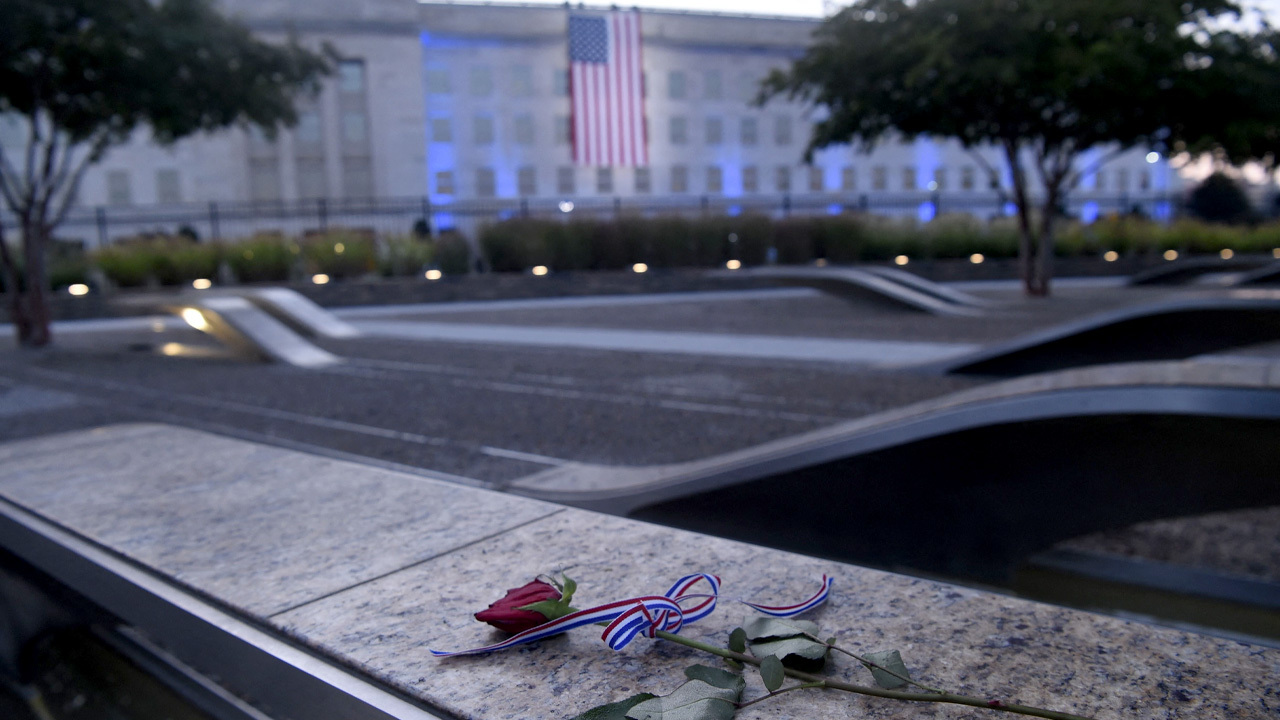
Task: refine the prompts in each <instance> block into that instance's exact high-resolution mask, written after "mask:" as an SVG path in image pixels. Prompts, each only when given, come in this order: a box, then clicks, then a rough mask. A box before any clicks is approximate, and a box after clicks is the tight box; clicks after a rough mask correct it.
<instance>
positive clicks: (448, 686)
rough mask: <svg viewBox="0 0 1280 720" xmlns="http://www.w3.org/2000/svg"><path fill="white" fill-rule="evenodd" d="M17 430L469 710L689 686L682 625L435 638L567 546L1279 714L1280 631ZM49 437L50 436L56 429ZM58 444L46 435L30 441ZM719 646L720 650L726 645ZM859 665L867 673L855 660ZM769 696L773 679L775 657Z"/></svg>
mask: <svg viewBox="0 0 1280 720" xmlns="http://www.w3.org/2000/svg"><path fill="white" fill-rule="evenodd" d="M118 432H119V435H118V436H117V437H118V442H110V441H108V442H101V440H102V439H103V438H104V437H107V438H110V437H111V435H110V433H107V434H106V435H103V434H101V433H100V434H99V435H97V436H96V438H97V440H95V441H93V442H86V441H85V440H84V439H83V436H80V437H69V438H65V439H64V440H65V442H64V443H63V444H62V445H61V447H65V448H69V449H67V450H65V451H62V452H59V451H58V450H57V449H58V448H59V447H60V446H59V444H58V443H56V442H48V441H35V445H32V446H26V447H24V446H22V445H19V446H16V447H15V446H9V447H7V448H0V455H3V456H4V457H5V458H6V459H7V460H6V462H5V464H4V465H2V466H0V494H3V495H4V496H6V497H8V498H9V499H11V500H13V501H15V502H19V503H21V504H23V505H25V506H27V507H30V508H32V509H34V510H35V511H37V512H39V513H40V514H42V515H44V516H46V517H49V518H51V519H54V520H56V521H58V522H60V523H62V524H64V525H66V526H68V527H70V528H73V529H75V530H78V531H79V532H81V533H83V534H85V535H87V536H89V537H91V538H94V539H97V540H98V541H99V542H102V543H104V544H106V545H108V546H110V547H113V548H115V549H117V550H120V551H122V552H124V553H126V554H128V555H130V556H131V557H134V558H136V559H138V560H139V561H141V562H143V563H145V564H147V565H150V566H151V567H153V568H155V569H157V570H160V571H161V572H164V573H168V574H170V575H173V576H174V577H177V578H178V579H180V580H182V581H184V582H187V583H189V584H192V585H194V586H196V587H199V588H201V589H203V590H205V591H206V592H210V593H211V594H214V595H216V596H218V597H219V598H222V599H224V600H226V601H228V602H231V603H233V604H235V605H238V606H240V607H242V608H246V611H247V612H249V614H252V615H255V616H256V617H257V618H258V619H259V620H261V621H264V622H266V623H269V624H271V625H274V626H276V627H278V628H279V629H281V630H282V631H284V632H286V633H288V634H290V635H292V636H294V637H295V638H297V639H299V640H301V641H302V642H304V643H307V644H309V645H311V646H312V647H314V648H317V649H318V650H320V651H321V652H323V653H327V654H330V655H332V656H334V657H336V658H339V659H341V660H342V661H343V662H345V663H347V664H350V665H352V666H355V667H358V668H360V669H362V670H364V671H365V672H367V673H368V674H369V675H371V676H373V677H375V678H378V679H380V680H382V681H383V682H385V683H387V684H390V685H393V686H395V687H397V688H399V689H400V690H402V691H404V692H406V693H408V694H410V695H413V696H416V697H419V698H421V699H423V700H425V701H426V702H428V703H429V704H431V705H432V706H434V707H436V708H438V709H440V710H442V711H444V712H446V713H448V714H449V715H450V716H456V717H464V718H477V719H479V718H483V719H485V720H496V719H498V718H512V719H516V718H519V719H528V718H568V717H571V716H573V715H574V714H576V713H578V712H580V711H582V710H584V709H586V708H588V707H591V706H593V705H596V704H599V703H603V702H607V701H611V700H617V699H620V698H622V697H625V696H628V695H630V694H633V693H635V692H639V691H642V690H652V691H655V692H667V691H670V690H672V689H674V688H675V686H676V685H678V684H679V683H680V682H681V679H682V676H681V671H682V669H683V668H684V667H685V666H687V665H689V664H692V663H695V662H709V658H708V657H707V656H703V655H702V654H700V653H698V652H696V651H693V650H689V649H686V648H684V647H681V646H674V645H671V644H669V643H664V642H660V641H650V640H646V639H643V638H642V639H639V640H637V641H636V642H635V643H634V644H633V645H632V646H631V647H629V648H627V649H625V650H624V651H622V652H614V651H612V650H609V649H608V648H607V647H606V646H604V644H603V643H601V642H600V640H599V636H598V634H597V633H596V632H594V631H593V630H591V629H586V628H584V629H580V630H577V631H574V632H573V633H571V634H570V636H567V637H560V638H555V639H551V640H548V641H544V642H542V643H541V644H539V645H536V646H531V647H526V648H523V649H519V650H515V651H510V652H507V653H503V654H497V655H493V656H489V657H479V658H455V659H447V660H439V659H434V658H432V657H431V656H430V655H429V653H428V652H427V650H428V648H443V649H456V648H461V647H469V646H472V645H475V644H478V643H487V642H490V641H492V640H494V639H495V635H494V634H493V633H491V632H489V631H488V630H487V629H486V628H485V627H484V626H481V625H479V624H478V623H476V622H474V621H473V620H472V619H471V617H470V616H471V613H472V612H474V611H476V610H477V609H480V608H482V607H484V606H485V605H487V604H488V603H489V602H491V601H492V600H494V599H496V598H497V597H499V596H500V595H501V594H502V593H503V591H504V590H505V589H506V588H509V587H513V586H516V585H520V584H523V583H524V582H526V581H527V580H529V579H531V578H532V577H533V576H534V575H536V574H538V573H540V572H548V571H554V570H557V569H562V568H566V567H568V568H569V569H570V570H569V571H570V573H571V574H572V575H573V576H574V577H575V578H577V579H578V581H579V583H580V589H579V593H578V596H577V600H578V602H579V603H582V604H586V603H594V602H598V601H608V600H613V599H617V598H618V597H620V596H626V595H634V594H647V593H655V592H661V591H663V590H665V589H666V587H667V585H668V584H669V583H670V582H671V581H672V580H673V579H675V578H676V577H678V576H680V575H681V574H684V573H686V572H690V571H697V570H706V571H712V572H716V573H718V574H720V575H721V576H722V577H723V580H724V587H723V591H724V594H725V596H726V598H725V600H724V601H723V604H722V606H721V609H720V610H718V611H717V613H716V614H715V615H713V616H712V617H710V618H707V619H705V620H703V621H702V622H700V623H698V624H696V625H693V626H690V627H688V628H687V629H686V630H685V632H686V633H687V634H688V635H690V636H692V637H696V638H701V639H706V640H708V641H715V642H723V641H724V640H725V638H726V637H727V633H728V631H729V630H730V629H731V628H732V627H734V626H735V625H736V624H738V623H739V622H740V621H741V619H742V617H743V616H744V614H745V613H744V612H743V611H742V610H741V609H739V607H736V606H735V603H733V602H731V601H730V600H729V598H733V597H747V598H750V599H754V600H759V601H764V602H769V601H778V602H783V601H789V600H793V599H795V598H797V597H798V596H800V595H802V594H807V593H809V592H812V590H813V588H814V586H815V584H816V583H817V581H818V580H817V579H818V577H819V576H820V575H821V574H822V573H824V572H826V573H831V574H833V575H835V576H836V578H837V584H836V586H835V589H834V591H833V593H832V597H831V600H830V602H829V603H828V604H827V606H825V607H823V608H822V609H820V610H818V611H816V612H814V613H812V614H811V615H810V617H811V619H813V620H816V621H817V622H818V623H819V624H820V625H821V626H822V628H823V630H824V634H825V633H830V634H832V635H838V636H839V637H840V638H841V642H842V643H843V644H845V645H847V646H848V647H850V648H851V649H856V650H864V651H872V650H882V649H888V648H897V649H899V650H901V652H902V654H903V656H904V658H906V661H907V663H908V665H909V666H910V667H911V668H912V671H913V673H914V674H915V675H916V676H917V677H918V678H920V679H921V680H923V681H925V682H929V683H932V684H934V685H940V686H943V687H946V688H948V689H951V690H954V691H960V692H969V693H974V694H982V695H983V696H986V697H994V698H1000V699H1004V700H1007V701H1018V702H1023V703H1029V704H1034V705H1044V706H1048V707H1052V708H1055V709H1060V710H1066V711H1071V712H1076V713H1082V714H1088V715H1094V716H1096V717H1098V718H1154V717H1158V718H1210V717H1212V718H1274V717H1276V716H1277V714H1280V684H1278V683H1277V682H1276V678H1277V677H1280V651H1277V650H1272V649H1265V648H1261V647H1252V646H1248V645H1244V644H1241V643H1237V642H1231V641H1225V640H1220V639H1215V638H1210V637H1206V636H1200V635H1194V634H1188V633H1183V632H1176V631H1170V630H1162V629H1156V628H1152V627H1148V626H1144V625H1140V624H1135V623H1130V622H1126V621H1122V620H1118V619H1114V618H1109V617H1103V616H1099V615H1093V614H1088V613H1082V612H1077V611H1072V610H1065V609H1061V608H1057V607H1052V606H1047V605H1041V604H1037V603H1031V602H1025V601H1021V600H1016V599H1011V598H1007V597H1003V596H997V595H992V594H988V593H983V592H978V591H974V590H968V589H960V588H955V587H951V586H947V585H942V584H938V583H933V582H929V581H925V580H918V579H913V578H907V577H903V576H898V575H892V574H886V573H882V572H877V571H872V570H867V569H863V568H857V567H853V566H848V565H840V564H838V563H832V562H827V561H822V560H816V559H812V558H805V557H800V556H796V555H790V554H787V553H782V552H778V551H773V550H766V549H763V548H759V547H755V546H751V545H745V544H742V543H736V542H731V541H726V540H719V539H715V538H708V537H704V536H698V535H693V534H690V533H685V532H681V531H676V530H671V529H667V528H662V527H658V526H652V525H646V524H642V523H637V522H632V521H627V520H622V519H618V518H612V517H607V516H602V515H597V514H593V513H588V512H583V511H578V510H568V509H558V508H554V507H551V506H548V505H545V504H541V503H535V502H531V501H526V500H521V499H518V498H512V497H508V496H503V495H497V494H494V493H490V492H485V491H480V490H473V489H468V488H463V487H458V486H450V485H445V484H443V483H438V482H435V481H430V480H423V479H422V478H417V477H411V476H407V475H400V474H396V473H392V472H388V471H384V470H378V469H372V468H363V467H360V466H356V465H351V464H348V463H343V462H338V461H333V460H327V459H321V458H315V457H311V456H307V455H302V454H299V453H296V452H291V451H287V450H282V449H277V448H267V447H263V446H257V445H252V444H249V443H244V442H240V441H231V440H225V439H221V438H216V437H213V436H209V435H203V434H200V433H194V432H191V431H186V430H177V429H161V428H150V429H146V431H139V429H138V428H137V427H126V428H122V429H120V430H119V431H118ZM42 442H43V445H41V444H40V443H42ZM37 445H38V446H39V448H40V449H41V451H40V452H39V453H36V454H35V455H34V456H31V455H32V453H31V452H28V451H27V450H29V449H34V448H35V446H37ZM709 664H712V663H709ZM832 669H833V670H834V672H835V673H837V674H839V675H844V676H849V677H852V678H857V679H861V680H862V681H865V680H866V677H865V671H863V670H861V669H859V668H855V667H853V666H852V665H851V664H850V663H846V662H843V661H839V660H837V661H835V662H834V664H833V665H832ZM748 677H749V678H752V679H751V682H750V684H749V688H748V691H747V697H754V696H756V695H758V694H759V693H760V692H761V687H760V685H759V683H758V682H757V681H755V680H754V678H753V674H752V673H748ZM855 716H856V717H869V718H929V717H936V718H970V717H973V718H977V717H997V716H996V715H994V714H987V713H984V712H981V711H974V710H972V709H969V708H960V707H935V706H927V705H907V704H901V703H893V702H888V701H881V700H874V699H865V698H860V697H852V696H846V695H843V694H836V693H813V694H806V693H793V694H790V695H787V696H784V697H782V698H779V699H778V700H777V701H774V702H770V703H767V704H761V705H758V706H753V707H752V708H749V709H747V710H744V711H743V712H742V713H740V714H739V717H740V718H743V719H744V720H753V719H762V718H796V719H800V718H804V719H806V720H807V719H810V718H816V719H822V718H832V719H835V718H848V717H855Z"/></svg>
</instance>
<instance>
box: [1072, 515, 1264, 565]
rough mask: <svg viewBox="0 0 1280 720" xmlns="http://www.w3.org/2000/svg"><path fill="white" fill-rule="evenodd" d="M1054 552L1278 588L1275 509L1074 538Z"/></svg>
mask: <svg viewBox="0 0 1280 720" xmlns="http://www.w3.org/2000/svg"><path fill="white" fill-rule="evenodd" d="M1057 547H1058V548H1061V549H1065V550H1079V551H1082V552H1092V553H1101V554H1104V555H1119V556H1122V557H1138V558H1142V559H1144V560H1154V561H1156V562H1163V563H1172V564H1177V565H1188V566H1191V567H1195V568H1201V569H1205V570H1213V571H1215V572H1222V573H1228V574H1232V575H1241V576H1244V577H1250V578H1253V579H1256V580H1266V581H1268V582H1273V583H1280V507H1269V508H1255V509H1250V510H1236V511H1232V512H1223V513H1212V514H1209V515H1200V516H1198V517H1188V518H1175V519H1172V520H1157V521H1154V522H1146V523H1139V524H1137V525H1134V526H1132V527H1128V528H1123V529H1120V530H1111V531H1108V532H1102V533H1097V534H1094V535H1087V536H1085V537H1081V538H1074V539H1072V540H1068V541H1067V542H1064V543H1059V544H1058V545H1057Z"/></svg>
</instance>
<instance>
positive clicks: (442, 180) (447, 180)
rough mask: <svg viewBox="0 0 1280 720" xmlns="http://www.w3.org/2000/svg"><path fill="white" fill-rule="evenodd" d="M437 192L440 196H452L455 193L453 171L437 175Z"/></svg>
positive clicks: (441, 172) (442, 171) (445, 171)
mask: <svg viewBox="0 0 1280 720" xmlns="http://www.w3.org/2000/svg"><path fill="white" fill-rule="evenodd" d="M436 192H437V193H438V194H440V195H452V194H453V193H454V189H453V171H452V170H441V171H439V172H437V173H436Z"/></svg>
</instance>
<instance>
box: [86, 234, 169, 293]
mask: <svg viewBox="0 0 1280 720" xmlns="http://www.w3.org/2000/svg"><path fill="white" fill-rule="evenodd" d="M93 263H94V264H95V265H97V266H98V268H99V269H100V270H102V273H103V274H104V275H106V276H107V279H108V280H110V281H111V282H112V283H114V284H115V285H116V286H117V287H122V288H131V287H142V286H143V285H146V284H147V280H148V279H149V278H151V277H152V276H153V275H152V273H153V270H154V267H155V264H156V263H155V258H154V254H153V252H152V250H151V248H150V247H149V246H147V245H141V244H133V245H110V246H107V247H105V248H102V249H101V250H98V251H97V252H96V253H94V254H93Z"/></svg>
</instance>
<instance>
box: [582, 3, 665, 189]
mask: <svg viewBox="0 0 1280 720" xmlns="http://www.w3.org/2000/svg"><path fill="white" fill-rule="evenodd" d="M640 67H641V66H640V13H638V12H635V11H633V10H628V11H615V12H610V13H608V14H605V15H570V16H569V82H570V85H569V87H570V91H569V95H570V99H571V100H572V102H573V162H574V164H576V165H594V166H601V167H610V166H624V167H625V166H641V165H648V164H649V150H648V148H647V147H646V145H645V130H644V89H643V87H642V85H641V83H642V82H643V76H642V74H641V70H640Z"/></svg>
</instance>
